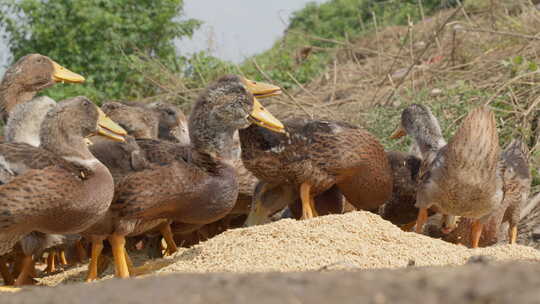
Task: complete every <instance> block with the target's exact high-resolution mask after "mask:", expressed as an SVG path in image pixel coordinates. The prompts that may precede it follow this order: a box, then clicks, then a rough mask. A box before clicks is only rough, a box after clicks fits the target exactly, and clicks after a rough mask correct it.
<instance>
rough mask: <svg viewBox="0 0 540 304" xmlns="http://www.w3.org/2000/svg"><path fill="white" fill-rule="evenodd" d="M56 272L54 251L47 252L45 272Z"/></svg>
mask: <svg viewBox="0 0 540 304" xmlns="http://www.w3.org/2000/svg"><path fill="white" fill-rule="evenodd" d="M55 271H56V250H51V251H49V255H48V256H47V268H45V272H47V273H53V272H55Z"/></svg>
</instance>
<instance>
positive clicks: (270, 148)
mask: <svg viewBox="0 0 540 304" xmlns="http://www.w3.org/2000/svg"><path fill="white" fill-rule="evenodd" d="M286 131H287V133H288V135H286V134H276V133H272V132H269V131H267V130H265V129H263V128H261V127H259V126H254V125H252V126H250V127H249V128H246V129H242V130H240V131H239V132H240V141H241V146H242V160H243V162H244V165H245V166H246V168H247V169H248V170H250V171H251V172H252V173H253V174H254V175H255V176H256V177H257V178H258V179H259V180H261V181H265V182H267V183H269V184H283V183H289V184H292V185H294V186H295V187H297V189H299V191H298V192H299V193H300V198H301V201H302V218H303V219H307V218H311V217H313V216H316V215H317V213H316V211H315V210H314V207H313V206H314V199H313V197H314V196H317V195H319V194H321V193H322V192H324V191H326V190H328V189H330V188H331V187H332V186H334V185H337V187H338V189H339V190H340V191H341V193H342V194H343V195H344V196H345V198H346V199H347V201H348V202H349V203H350V204H352V205H353V206H354V207H356V208H357V209H367V210H374V209H376V208H378V207H379V206H380V205H381V204H383V203H384V202H385V201H386V200H388V199H389V197H390V195H391V192H392V172H391V169H390V164H389V163H388V159H387V157H386V154H385V152H384V148H383V146H382V145H381V144H380V143H379V141H378V140H377V139H376V138H375V137H374V136H373V135H371V134H370V133H369V132H367V131H365V130H363V129H361V128H358V127H356V126H353V125H350V124H346V123H342V122H332V121H320V120H319V121H318V120H312V121H302V120H295V121H289V122H287V123H286Z"/></svg>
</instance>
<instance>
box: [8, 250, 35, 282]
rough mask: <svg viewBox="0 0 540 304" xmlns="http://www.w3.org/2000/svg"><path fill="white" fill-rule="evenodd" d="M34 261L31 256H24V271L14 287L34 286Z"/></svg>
mask: <svg viewBox="0 0 540 304" xmlns="http://www.w3.org/2000/svg"><path fill="white" fill-rule="evenodd" d="M34 265H35V263H34V259H33V258H32V256H31V255H29V256H24V257H23V259H22V270H21V273H19V276H18V277H17V280H16V281H15V284H13V285H14V286H22V285H33V284H34V280H33V279H32V272H33V271H34Z"/></svg>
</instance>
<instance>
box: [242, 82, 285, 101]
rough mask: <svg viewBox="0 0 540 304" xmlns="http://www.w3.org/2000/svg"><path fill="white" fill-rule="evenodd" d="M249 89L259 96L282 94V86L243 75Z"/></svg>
mask: <svg viewBox="0 0 540 304" xmlns="http://www.w3.org/2000/svg"><path fill="white" fill-rule="evenodd" d="M241 79H242V82H243V83H244V85H245V86H246V88H247V89H248V91H250V92H251V94H253V96H255V97H257V98H266V97H270V96H276V95H280V94H281V88H280V87H278V86H275V85H273V84H269V83H264V82H258V81H253V80H249V79H247V78H243V77H241Z"/></svg>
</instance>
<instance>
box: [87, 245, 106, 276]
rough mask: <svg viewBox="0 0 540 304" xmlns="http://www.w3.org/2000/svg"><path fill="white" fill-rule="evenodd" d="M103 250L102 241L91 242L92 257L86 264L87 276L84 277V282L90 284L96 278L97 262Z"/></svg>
mask: <svg viewBox="0 0 540 304" xmlns="http://www.w3.org/2000/svg"><path fill="white" fill-rule="evenodd" d="M102 250H103V241H102V240H92V256H91V257H90V263H89V264H88V274H87V275H86V282H91V281H94V280H96V279H97V277H98V260H99V256H100V255H101V251H102Z"/></svg>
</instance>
